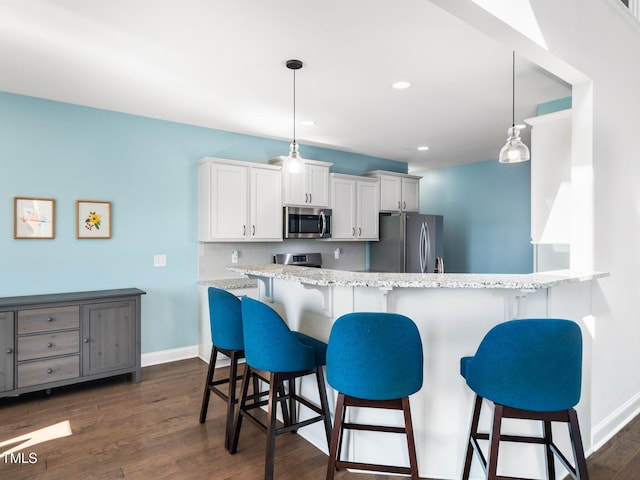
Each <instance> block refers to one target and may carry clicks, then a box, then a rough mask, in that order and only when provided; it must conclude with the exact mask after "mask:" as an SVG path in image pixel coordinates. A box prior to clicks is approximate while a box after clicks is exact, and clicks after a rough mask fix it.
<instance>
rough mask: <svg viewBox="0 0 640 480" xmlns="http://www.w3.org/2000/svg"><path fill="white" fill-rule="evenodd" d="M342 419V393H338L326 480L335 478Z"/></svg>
mask: <svg viewBox="0 0 640 480" xmlns="http://www.w3.org/2000/svg"><path fill="white" fill-rule="evenodd" d="M344 417H345V406H344V393H338V401H337V402H336V411H335V420H334V425H333V434H332V435H331V443H330V444H329V445H330V446H329V464H328V465H327V478H326V480H333V478H334V476H335V472H336V461H337V460H338V459H339V458H340V451H341V450H342V424H343V423H344Z"/></svg>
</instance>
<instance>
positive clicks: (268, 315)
mask: <svg viewBox="0 0 640 480" xmlns="http://www.w3.org/2000/svg"><path fill="white" fill-rule="evenodd" d="M241 308H242V323H243V330H244V345H245V355H246V366H245V373H244V378H243V380H242V387H241V394H240V403H239V407H238V409H237V410H236V415H235V422H234V431H233V438H232V442H231V448H230V452H231V453H235V452H236V451H237V448H238V441H239V437H240V430H241V427H242V420H243V419H244V418H246V419H247V420H249V421H251V422H252V423H254V424H255V425H257V426H258V427H259V428H261V429H262V430H263V431H265V432H266V434H267V447H266V458H265V474H264V478H265V480H272V479H273V478H274V467H275V439H276V436H277V435H280V434H282V433H286V432H295V431H297V430H298V429H299V428H302V427H304V426H307V425H310V424H312V423H315V422H320V421H321V422H323V423H324V428H325V434H326V437H327V444H328V443H329V439H330V438H331V416H330V412H329V404H328V401H327V392H326V385H325V380H324V373H323V366H324V365H325V364H326V350H327V344H326V343H324V342H321V341H319V340H317V339H315V338H313V337H310V336H308V335H305V334H303V333H299V332H292V331H291V330H290V329H289V327H288V326H287V324H286V323H285V322H284V320H283V319H282V317H280V315H278V313H277V312H276V311H275V310H273V309H272V308H271V307H269V306H268V305H265V304H264V303H262V302H258V301H256V300H253V299H251V298H248V297H243V298H242V304H241ZM309 374H313V375H315V377H316V383H317V386H318V396H319V398H318V400H319V403H320V406H318V405H316V404H315V403H312V402H311V401H310V400H309V399H307V398H304V397H302V396H301V395H299V394H298V393H297V392H296V384H295V381H296V379H298V378H301V377H303V376H306V375H309ZM252 379H260V380H263V381H267V382H269V392H268V400H261V399H259V398H251V397H249V395H248V388H249V382H250V381H251V380H252ZM285 387H288V389H287V388H285ZM296 403H297V404H298V405H304V406H305V407H307V408H308V409H310V410H311V411H312V412H314V413H315V414H316V416H314V417H311V418H308V419H306V420H303V421H298V420H297V418H296V417H297V415H296V406H297V405H296ZM278 404H280V406H281V409H282V418H283V421H284V426H283V427H279V426H278V423H277V418H276V410H277V405H278ZM265 405H266V406H267V419H266V422H263V421H262V420H261V418H259V417H258V416H257V415H256V414H254V411H255V410H256V409H261V407H263V406H265ZM258 413H259V412H258Z"/></svg>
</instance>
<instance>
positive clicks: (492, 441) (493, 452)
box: [487, 404, 504, 480]
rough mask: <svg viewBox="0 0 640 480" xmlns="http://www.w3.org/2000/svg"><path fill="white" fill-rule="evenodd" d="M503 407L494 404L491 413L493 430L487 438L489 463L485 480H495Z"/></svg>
mask: <svg viewBox="0 0 640 480" xmlns="http://www.w3.org/2000/svg"><path fill="white" fill-rule="evenodd" d="M503 410H504V407H503V406H502V405H499V404H496V405H495V408H494V411H493V428H492V430H491V436H490V437H489V445H490V446H489V461H488V464H487V480H496V477H497V475H498V449H499V448H500V429H501V427H502V413H503Z"/></svg>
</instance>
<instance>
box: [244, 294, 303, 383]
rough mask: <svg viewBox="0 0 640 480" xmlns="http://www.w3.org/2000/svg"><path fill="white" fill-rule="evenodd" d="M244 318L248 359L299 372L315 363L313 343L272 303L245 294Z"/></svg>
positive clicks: (262, 366) (253, 363) (269, 368)
mask: <svg viewBox="0 0 640 480" xmlns="http://www.w3.org/2000/svg"><path fill="white" fill-rule="evenodd" d="M242 322H243V328H244V345H245V347H244V351H245V357H246V361H247V363H248V364H249V365H251V367H252V368H255V369H257V370H265V371H268V372H297V371H303V370H308V369H310V368H313V367H315V353H314V349H313V347H310V346H308V345H305V344H304V343H302V342H301V341H300V340H298V338H297V337H296V336H295V335H294V334H293V333H292V332H291V330H290V329H289V327H288V325H287V324H286V323H285V321H284V320H283V319H282V317H281V316H280V315H279V314H278V312H276V311H275V310H273V309H272V308H271V307H269V306H268V305H265V304H264V303H262V302H259V301H257V300H254V299H252V298H249V297H242Z"/></svg>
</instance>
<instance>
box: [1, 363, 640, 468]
mask: <svg viewBox="0 0 640 480" xmlns="http://www.w3.org/2000/svg"><path fill="white" fill-rule="evenodd" d="M205 375H206V364H205V363H204V362H202V361H200V360H198V359H192V360H185V361H182V362H175V363H171V364H166V365H157V366H153V367H148V368H145V369H143V381H142V382H141V383H139V384H135V383H130V382H129V381H127V380H126V378H125V377H119V378H115V379H110V380H106V381H101V382H92V383H91V384H85V385H76V386H72V387H67V388H62V389H56V390H54V391H53V393H52V394H51V395H48V396H47V395H45V394H44V393H37V394H29V395H24V396H22V397H19V398H12V399H2V400H0V445H2V442H6V441H8V440H10V439H12V438H15V437H18V436H20V435H24V434H26V433H29V432H32V431H34V430H38V429H41V428H44V427H47V426H50V425H53V424H56V423H59V422H63V421H65V420H68V421H69V422H70V424H71V429H72V432H73V434H72V435H71V436H67V437H64V438H59V439H55V440H50V441H48V442H45V443H41V444H39V445H35V446H32V447H28V448H27V449H26V450H25V451H23V452H24V453H25V455H24V461H25V463H7V462H6V461H3V460H2V459H0V478H2V479H12V480H20V479H38V480H42V479H44V480H47V479H56V480H58V479H116V478H127V479H141V480H142V479H145V480H146V479H149V478H153V479H172V480H173V479H204V478H209V479H216V480H255V479H260V478H262V476H263V466H264V463H263V462H264V446H265V437H264V434H263V433H262V432H260V431H259V430H257V429H256V428H255V427H254V426H253V425H251V424H250V423H248V422H246V423H245V425H244V426H243V431H242V435H241V442H240V448H239V451H238V453H236V454H235V455H230V454H228V453H227V452H226V451H225V450H224V448H223V437H222V432H223V428H224V415H223V411H222V408H219V407H221V406H222V405H223V404H222V401H221V400H220V399H218V398H217V397H214V396H212V400H211V402H212V403H211V406H210V409H209V415H208V418H207V422H206V423H205V424H204V425H201V424H199V423H198V415H199V409H200V401H201V395H202V386H203V382H204V378H205ZM9 447H10V445H9V446H3V447H0V452H3V451H5V450H6V449H7V448H9ZM276 448H277V450H276V477H277V478H280V479H283V480H303V479H313V480H315V479H323V478H324V475H325V469H326V462H327V457H326V456H325V455H324V454H323V453H322V452H320V451H319V450H317V449H316V448H314V447H313V446H311V445H310V444H309V443H307V442H306V441H305V440H303V439H302V438H300V437H299V436H297V435H293V434H291V435H290V434H286V435H281V436H279V437H278V440H277V447H276ZM29 454H35V456H32V457H30V456H29ZM30 459H31V460H33V459H36V460H37V461H36V462H35V463H28V462H29V460H30ZM589 468H590V474H591V479H592V480H632V479H633V480H636V479H637V478H639V475H640V474H639V473H638V472H640V419H638V418H636V419H635V420H634V421H633V422H631V424H630V425H628V426H627V427H626V428H625V429H624V430H623V431H621V432H620V433H619V434H618V435H617V436H616V437H615V438H614V439H613V440H612V441H611V442H609V443H608V444H607V445H605V446H604V447H603V448H601V449H600V450H599V451H598V452H596V453H595V454H594V455H592V456H591V457H590V458H589ZM392 478H400V477H393V476H388V475H365V474H357V473H350V472H346V471H340V472H338V473H337V475H336V479H337V480H365V479H366V480H388V479H392Z"/></svg>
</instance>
